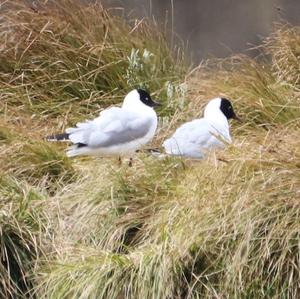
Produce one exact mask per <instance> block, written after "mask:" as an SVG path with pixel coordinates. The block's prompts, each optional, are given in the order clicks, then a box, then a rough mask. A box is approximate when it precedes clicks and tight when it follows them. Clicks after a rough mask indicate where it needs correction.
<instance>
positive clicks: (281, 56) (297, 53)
mask: <svg viewBox="0 0 300 299" xmlns="http://www.w3.org/2000/svg"><path fill="white" fill-rule="evenodd" d="M265 49H266V52H267V53H269V54H270V56H271V57H272V71H273V73H274V74H275V75H276V77H277V80H278V83H279V84H280V85H288V86H289V87H290V88H292V89H297V90H298V91H299V87H300V74H299V69H300V62H299V61H300V28H299V27H290V26H287V25H286V26H280V27H279V28H278V29H277V30H276V31H275V32H274V34H272V35H271V36H270V37H269V38H268V39H266V42H265Z"/></svg>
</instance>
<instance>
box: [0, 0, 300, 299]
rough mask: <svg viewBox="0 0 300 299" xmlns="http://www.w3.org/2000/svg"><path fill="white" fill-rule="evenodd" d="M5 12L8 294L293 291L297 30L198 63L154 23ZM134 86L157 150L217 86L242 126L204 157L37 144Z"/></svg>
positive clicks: (2, 216)
mask: <svg viewBox="0 0 300 299" xmlns="http://www.w3.org/2000/svg"><path fill="white" fill-rule="evenodd" d="M1 10H2V19H1V23H0V26H1V30H0V35H1V40H2V43H1V45H0V89H1V93H0V97H1V101H0V113H1V118H0V169H1V170H0V207H1V209H0V244H1V250H0V256H1V259H0V297H1V298H55V299H56V298H74V299H75V298H76V299H77V298H82V299H83V298H91V299H92V298H112V299H113V298H116V299H120V298H128V299H129V298H168V299H169V298H170V299H171V298H191V299H192V298H193V299H196V298H299V296H300V286H299V278H300V269H299V267H300V266H299V260H300V238H299V232H300V201H299V197H300V139H299V133H300V79H299V78H300V28H299V27H289V26H281V27H278V28H277V29H276V30H275V31H274V33H273V35H271V36H270V37H269V38H268V39H266V40H265V41H264V42H263V43H262V45H261V48H260V50H261V56H260V57H258V59H251V58H249V57H246V56H234V57H230V58H228V59H225V60H211V61H206V62H203V64H202V65H201V66H200V67H199V68H197V69H194V70H193V71H191V70H190V69H189V68H188V67H187V66H186V63H185V62H184V57H183V55H182V53H181V52H180V51H177V50H176V49H172V51H171V49H170V48H169V46H168V42H167V41H166V39H165V38H164V35H163V34H161V33H159V31H158V28H157V26H156V25H155V24H154V23H153V22H150V21H147V20H141V21H132V22H131V21H129V24H128V23H126V24H125V23H124V21H122V18H121V17H119V16H117V15H116V14H114V15H113V14H111V13H109V12H107V11H105V10H104V9H103V8H102V7H101V6H90V7H86V6H81V5H80V4H79V3H76V2H75V1H65V0H64V1H51V2H48V3H47V4H38V5H37V4H35V5H34V6H30V5H25V4H24V2H23V1H22V2H9V3H8V2H7V3H6V4H4V5H3V6H2V7H1ZM174 53H175V54H174ZM138 86H141V87H145V88H148V89H149V90H150V91H151V94H152V95H154V97H157V98H159V99H160V100H161V102H162V103H163V108H162V109H161V110H160V111H159V116H160V128H159V130H158V133H157V136H156V138H155V140H154V141H153V145H154V146H159V145H160V144H161V142H162V140H163V139H164V138H165V137H166V136H169V135H170V134H171V133H172V132H173V131H174V129H175V128H176V127H177V126H178V125H179V124H181V123H182V122H183V121H186V120H190V119H192V118H194V117H197V116H199V115H201V111H202V109H203V107H204V105H205V104H206V103H207V101H208V99H209V98H211V97H214V96H218V95H222V96H226V97H229V98H231V99H232V102H233V105H234V107H235V110H236V112H237V114H239V115H240V116H241V117H242V118H243V120H244V121H243V123H242V124H237V123H234V122H232V124H231V129H232V136H233V140H234V142H233V144H232V145H230V146H228V147H227V148H226V149H225V150H223V151H219V152H217V153H212V154H211V155H210V156H209V157H208V159H207V160H205V161H200V162H196V161H188V160H183V159H179V158H166V159H158V158H155V157H152V156H149V155H148V154H146V153H139V154H138V155H137V156H136V157H135V160H134V163H133V167H131V168H130V167H128V165H127V163H123V165H121V166H120V165H119V164H118V161H117V160H116V159H114V158H105V159H104V158H93V157H89V158H75V159H69V158H67V157H66V156H65V153H64V149H65V147H66V145H65V144H63V145H60V144H53V143H47V142H46V141H44V140H43V137H44V136H45V135H48V134H51V133H53V132H60V131H62V130H63V129H65V128H66V127H67V126H69V125H73V124H74V123H75V122H76V121H78V120H83V119H86V118H90V117H94V116H96V115H98V113H99V111H101V110H102V109H104V108H106V107H108V106H110V105H112V104H118V103H120V102H121V101H122V98H123V97H124V95H125V94H126V92H127V91H129V90H130V89H132V88H135V87H138Z"/></svg>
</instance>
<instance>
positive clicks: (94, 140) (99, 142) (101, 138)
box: [88, 115, 152, 148]
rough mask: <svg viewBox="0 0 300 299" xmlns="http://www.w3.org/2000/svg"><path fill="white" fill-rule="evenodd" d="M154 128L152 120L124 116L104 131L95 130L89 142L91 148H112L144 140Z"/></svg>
mask: <svg viewBox="0 0 300 299" xmlns="http://www.w3.org/2000/svg"><path fill="white" fill-rule="evenodd" d="M151 126H152V120H151V118H141V117H135V116H134V117H133V116H132V115H127V116H125V117H124V116H122V117H121V118H119V119H116V120H114V121H113V122H112V123H110V124H109V125H108V126H107V127H106V128H103V130H94V131H93V132H92V133H91V134H90V136H89V140H88V146H90V147H94V148H97V147H110V146H114V145H120V144H125V143H128V142H131V141H133V140H137V139H140V138H143V137H144V136H146V135H147V133H148V132H149V130H150V128H151Z"/></svg>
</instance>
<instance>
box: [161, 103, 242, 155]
mask: <svg viewBox="0 0 300 299" xmlns="http://www.w3.org/2000/svg"><path fill="white" fill-rule="evenodd" d="M222 100H223V99H221V98H215V99H212V100H211V101H210V102H209V103H208V104H207V105H206V107H205V110H204V117H203V118H200V119H195V120H193V121H190V122H187V123H184V124H183V125H181V126H180V127H179V128H178V129H177V130H176V131H175V133H174V134H173V135H172V136H171V137H170V138H169V139H167V140H165V141H164V143H163V147H164V149H165V151H166V153H167V154H169V155H176V156H184V157H189V158H196V159H202V158H204V157H205V154H206V153H207V152H208V151H210V150H211V149H214V148H222V147H224V145H225V144H226V143H231V142H232V141H231V137H230V132H229V124H228V119H227V118H228V116H227V117H226V116H225V114H224V113H223V112H222V110H221V109H220V107H221V102H222ZM224 100H226V101H228V100H227V99H224ZM228 102H229V101H228ZM229 103H230V102H229ZM230 106H231V104H230ZM230 109H232V113H233V116H231V117H229V118H237V117H236V115H235V114H234V112H233V108H232V106H231V108H230Z"/></svg>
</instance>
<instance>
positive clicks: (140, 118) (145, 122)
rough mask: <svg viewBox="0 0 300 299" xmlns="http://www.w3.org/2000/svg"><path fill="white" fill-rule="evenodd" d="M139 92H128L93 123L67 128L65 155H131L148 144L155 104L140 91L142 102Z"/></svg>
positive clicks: (154, 114) (154, 115) (151, 133)
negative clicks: (120, 101) (69, 143)
mask: <svg viewBox="0 0 300 299" xmlns="http://www.w3.org/2000/svg"><path fill="white" fill-rule="evenodd" d="M140 91H141V90H136V89H135V90H133V91H131V92H130V93H129V94H128V95H127V96H126V97H125V99H124V101H123V105H122V107H121V108H119V107H112V108H108V109H106V110H104V111H102V112H100V116H99V117H97V118H95V119H94V120H89V121H86V122H82V123H77V125H76V127H75V128H68V129H67V130H66V133H67V134H68V139H69V140H70V141H71V142H72V143H74V145H73V146H71V147H70V148H69V149H68V151H67V155H68V156H69V157H73V156H77V155H100V156H108V155H109V156H111V155H116V156H131V155H132V154H134V152H135V151H136V150H137V149H139V148H141V147H142V146H143V145H145V144H146V143H148V142H149V141H151V139H152V138H153V136H154V134H155V131H156V128H157V115H156V112H155V111H154V109H153V107H154V104H155V105H156V104H157V103H155V102H153V101H152V99H151V97H150V95H149V94H148V93H146V92H144V91H142V92H144V93H145V94H143V96H144V99H143V101H142V100H141V93H140ZM147 95H148V96H149V97H148V96H147ZM145 97H146V98H145ZM145 103H146V104H145ZM152 104H153V105H152Z"/></svg>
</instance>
